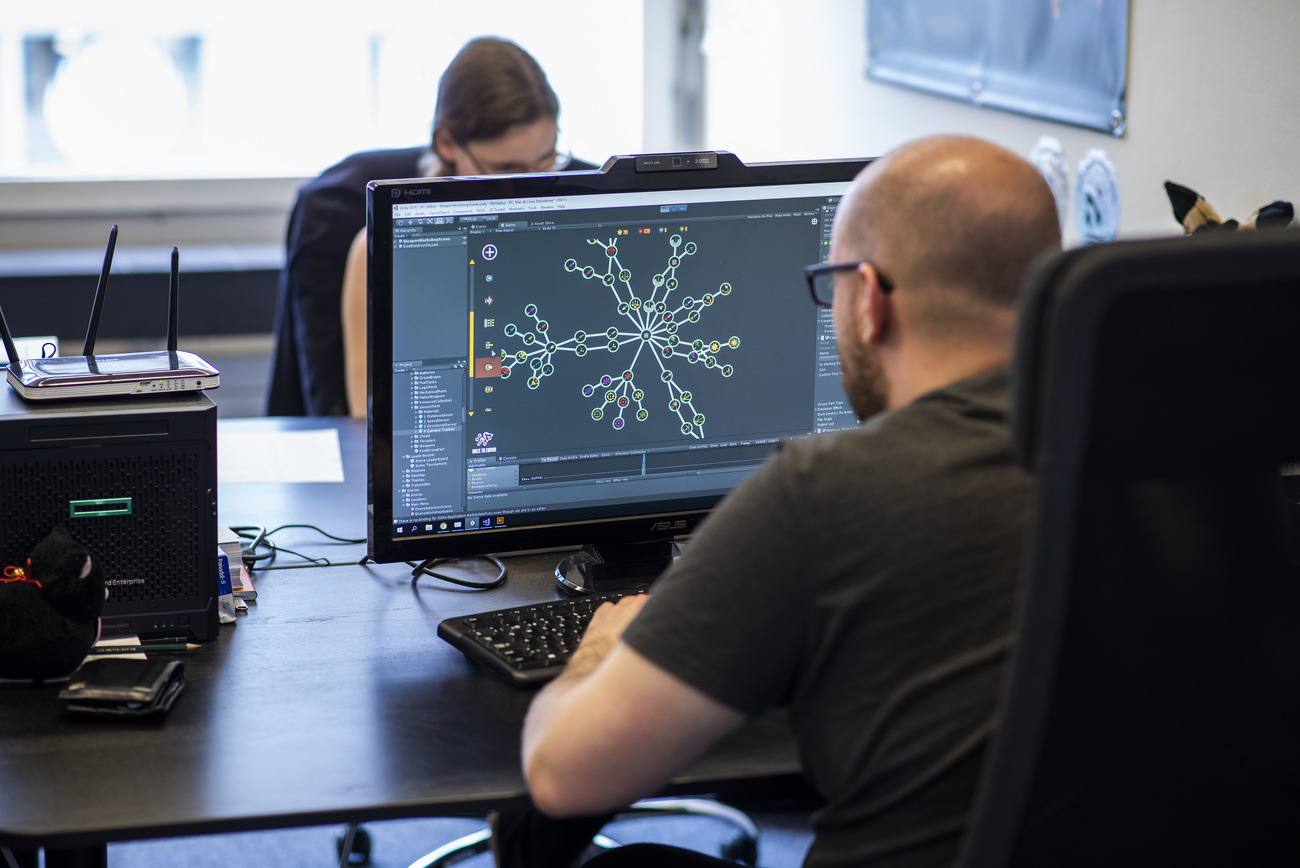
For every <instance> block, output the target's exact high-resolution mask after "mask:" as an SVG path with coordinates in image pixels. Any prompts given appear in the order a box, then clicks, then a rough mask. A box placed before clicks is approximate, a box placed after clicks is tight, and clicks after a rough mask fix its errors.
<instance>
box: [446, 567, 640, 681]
mask: <svg viewBox="0 0 1300 868" xmlns="http://www.w3.org/2000/svg"><path fill="white" fill-rule="evenodd" d="M636 593H645V592H644V591H635V590H633V591H615V592H611V593H606V594H591V595H589V596H586V597H574V598H572V599H567V600H555V601H553V602H549V603H537V604H536V605H533V606H516V607H515V608H513V609H498V610H496V611H493V612H480V613H479V614H477V615H465V616H464V617H462V618H448V619H447V620H445V621H443V622H442V623H441V624H439V625H438V635H439V636H441V637H442V638H443V639H446V640H447V641H448V642H450V643H451V644H452V645H455V646H456V647H457V648H459V649H460V650H461V651H462V652H464V654H465V656H466V657H469V658H470V659H471V660H477V661H478V662H479V663H482V664H483V665H484V666H487V667H488V668H489V669H491V670H492V671H493V672H495V673H496V674H497V675H499V676H501V677H502V678H504V679H505V680H506V681H509V682H510V683H511V684H513V685H515V686H516V687H529V686H533V685H537V684H541V683H543V682H546V681H550V680H551V679H552V678H554V677H555V676H557V675H559V674H560V670H561V669H563V668H564V664H565V663H566V662H568V659H569V655H570V654H572V653H573V651H574V649H576V648H577V647H578V640H579V639H581V638H582V633H583V631H584V630H586V629H587V622H588V621H590V620H591V613H592V612H595V611H596V609H597V607H599V606H600V604H601V603H604V602H607V601H609V600H617V599H618V598H619V597H626V596H627V595H628V594H636Z"/></svg>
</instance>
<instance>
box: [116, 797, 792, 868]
mask: <svg viewBox="0 0 1300 868" xmlns="http://www.w3.org/2000/svg"><path fill="white" fill-rule="evenodd" d="M751 816H752V817H753V819H754V820H755V822H757V823H758V824H759V827H760V830H761V834H760V837H759V860H758V864H759V865H761V866H767V868H795V866H798V865H800V864H801V863H802V862H803V857H804V854H805V853H806V852H807V849H808V845H809V843H811V841H812V835H811V833H810V832H809V830H808V815H807V814H806V813H802V812H798V811H790V812H786V811H777V812H763V813H753V814H751ZM483 826H484V824H483V823H482V822H481V821H479V820H468V819H421V820H388V821H384V822H378V823H367V824H366V825H365V827H364V828H365V829H366V830H367V831H368V832H369V834H370V836H371V842H372V847H371V855H370V864H371V865H372V866H374V868H406V866H408V865H410V864H411V863H412V862H414V861H415V860H416V859H419V858H420V857H421V856H423V855H425V854H426V853H428V852H429V851H431V850H433V849H435V848H437V847H439V846H441V845H442V844H445V843H447V842H448V841H452V840H455V839H456V838H459V837H460V836H462V835H467V834H469V833H470V832H474V831H477V830H479V829H482V828H483ZM343 831H344V827H342V826H312V827H308V828H303V829H282V830H270V831H265V832H246V833H242V834H237V835H206V836H202V837H193V838H169V839H162V840H157V841H132V842H128V843H123V844H110V845H109V848H108V868H173V866H177V865H184V866H186V868H228V866H231V865H242V866H246V868H261V866H266V868H271V866H274V868H328V866H330V865H337V864H338V861H337V860H338V857H337V855H336V851H335V847H336V846H337V844H336V839H337V837H338V836H340V835H341V834H342V833H343ZM605 834H606V835H609V836H610V837H612V838H614V840H616V841H619V842H620V843H624V844H630V843H634V842H642V841H650V842H657V843H665V844H674V845H678V846H685V847H691V848H692V849H696V850H699V851H701V852H705V853H711V854H713V855H717V854H718V853H719V849H720V847H721V846H722V844H723V843H725V842H726V841H727V840H729V839H730V837H731V836H732V834H733V832H732V831H731V829H730V828H729V827H728V826H726V825H725V824H723V823H721V822H719V821H716V820H712V819H709V818H704V817H687V818H663V819H658V818H652V819H636V820H629V821H624V822H620V823H612V824H610V825H609V826H607V827H606V829H605ZM459 864H461V865H464V866H465V868H490V866H491V865H492V857H491V856H490V855H489V854H486V853H485V854H483V855H480V856H476V857H474V858H473V859H472V860H467V861H465V862H462V863H459Z"/></svg>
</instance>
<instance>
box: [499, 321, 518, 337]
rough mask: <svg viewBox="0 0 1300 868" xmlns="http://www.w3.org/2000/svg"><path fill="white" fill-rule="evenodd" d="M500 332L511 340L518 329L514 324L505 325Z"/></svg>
mask: <svg viewBox="0 0 1300 868" xmlns="http://www.w3.org/2000/svg"><path fill="white" fill-rule="evenodd" d="M501 331H502V333H503V334H504V335H505V336H506V337H508V338H512V337H514V336H515V335H517V334H518V333H519V329H517V328H515V324H514V323H506V327H505V328H503V329H502V330H501Z"/></svg>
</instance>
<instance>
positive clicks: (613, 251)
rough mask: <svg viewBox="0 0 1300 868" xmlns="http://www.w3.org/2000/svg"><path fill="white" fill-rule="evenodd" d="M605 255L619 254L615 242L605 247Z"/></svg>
mask: <svg viewBox="0 0 1300 868" xmlns="http://www.w3.org/2000/svg"><path fill="white" fill-rule="evenodd" d="M605 255H606V256H618V248H617V247H615V246H614V245H613V244H611V245H609V246H608V247H606V248H605Z"/></svg>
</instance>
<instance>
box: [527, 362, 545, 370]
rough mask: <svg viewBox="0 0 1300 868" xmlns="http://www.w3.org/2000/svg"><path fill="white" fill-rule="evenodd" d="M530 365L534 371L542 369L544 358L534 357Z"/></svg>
mask: <svg viewBox="0 0 1300 868" xmlns="http://www.w3.org/2000/svg"><path fill="white" fill-rule="evenodd" d="M528 367H530V368H532V369H533V370H534V371H540V370H541V369H542V360H541V359H533V360H532V361H531V362H529V363H528Z"/></svg>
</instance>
